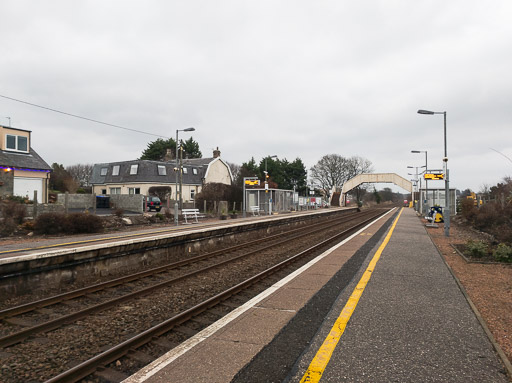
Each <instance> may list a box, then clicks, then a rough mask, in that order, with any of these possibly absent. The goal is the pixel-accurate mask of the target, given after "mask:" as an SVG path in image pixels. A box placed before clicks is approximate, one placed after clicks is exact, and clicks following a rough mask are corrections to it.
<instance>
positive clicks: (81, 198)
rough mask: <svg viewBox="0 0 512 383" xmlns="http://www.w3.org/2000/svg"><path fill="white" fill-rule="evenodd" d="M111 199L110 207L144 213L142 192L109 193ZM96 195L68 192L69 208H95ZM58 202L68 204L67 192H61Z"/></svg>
mask: <svg viewBox="0 0 512 383" xmlns="http://www.w3.org/2000/svg"><path fill="white" fill-rule="evenodd" d="M107 197H109V199H110V207H111V208H113V209H124V210H128V211H133V212H136V213H142V212H143V209H144V206H143V205H144V203H143V198H144V196H143V195H142V194H114V195H108V196H107ZM95 201H96V196H95V195H94V194H68V195H67V208H68V209H89V210H93V209H94V206H95ZM57 202H58V203H59V204H62V205H64V206H66V194H59V195H58V196H57Z"/></svg>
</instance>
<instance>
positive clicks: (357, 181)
mask: <svg viewBox="0 0 512 383" xmlns="http://www.w3.org/2000/svg"><path fill="white" fill-rule="evenodd" d="M367 183H392V184H395V185H396V186H398V187H401V188H402V189H404V190H407V191H408V192H409V193H412V182H411V181H409V180H406V179H405V178H404V177H401V176H399V175H398V174H396V173H363V174H359V175H357V176H355V177H354V178H352V179H350V180H348V181H347V182H345V183H344V184H343V188H342V189H341V204H342V205H343V206H344V205H345V201H346V195H347V193H348V192H349V191H351V190H352V189H354V188H356V187H358V186H359V185H361V184H367Z"/></svg>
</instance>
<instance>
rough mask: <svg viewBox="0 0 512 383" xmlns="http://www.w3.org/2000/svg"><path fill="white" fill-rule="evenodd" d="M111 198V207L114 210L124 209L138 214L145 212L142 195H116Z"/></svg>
mask: <svg viewBox="0 0 512 383" xmlns="http://www.w3.org/2000/svg"><path fill="white" fill-rule="evenodd" d="M109 197H110V205H111V206H112V207H113V208H114V209H124V210H129V211H134V212H137V213H142V212H143V211H144V196H143V195H142V194H132V195H129V194H114V195H110V196H109Z"/></svg>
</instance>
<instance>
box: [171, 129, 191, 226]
mask: <svg viewBox="0 0 512 383" xmlns="http://www.w3.org/2000/svg"><path fill="white" fill-rule="evenodd" d="M194 130H196V129H195V128H187V129H176V167H175V168H174V172H175V174H176V185H175V186H176V199H175V202H174V224H175V225H176V226H178V211H179V206H178V172H181V169H180V166H179V163H178V132H193V131H194ZM180 197H181V196H180Z"/></svg>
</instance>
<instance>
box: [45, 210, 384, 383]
mask: <svg viewBox="0 0 512 383" xmlns="http://www.w3.org/2000/svg"><path fill="white" fill-rule="evenodd" d="M384 213H385V212H381V213H379V214H376V215H375V216H373V217H371V218H368V219H366V220H364V221H363V222H361V223H358V224H356V225H354V226H353V227H351V228H349V229H347V230H344V231H342V232H340V233H338V234H336V235H334V236H333V237H331V238H328V239H326V240H324V241H322V242H320V243H319V244H316V245H314V246H312V247H310V248H308V249H306V250H303V251H301V252H300V253H298V254H296V255H294V256H292V257H290V258H289V259H287V260H285V261H282V262H280V263H279V264H277V265H275V266H273V267H271V268H269V269H267V270H265V271H263V272H261V273H259V274H257V275H255V276H253V277H251V278H249V279H247V280H245V281H244V282H241V283H239V284H237V285H235V286H233V287H231V288H229V289H227V290H225V291H224V292H222V293H220V294H217V295H216V296H214V297H211V298H209V299H207V300H205V301H203V302H202V303H200V304H198V305H196V306H194V307H192V308H190V309H188V310H186V311H184V312H182V313H180V314H178V315H176V316H174V317H172V318H170V319H168V320H166V321H164V322H162V323H160V324H158V325H156V326H153V327H151V328H150V329H148V330H146V331H144V332H142V333H140V334H138V335H136V336H135V337H133V338H131V339H128V340H126V341H124V342H122V343H120V344H119V345H117V346H114V347H112V348H111V349H109V350H106V351H104V352H102V353H101V354H99V355H97V356H95V357H93V358H91V359H89V360H87V361H85V362H83V363H80V364H79V365H77V366H75V367H73V368H71V369H69V370H67V371H65V372H63V373H61V374H59V375H57V376H55V377H53V378H51V379H49V380H47V381H46V383H74V382H77V381H79V380H80V379H83V378H85V377H86V376H88V375H91V374H93V373H94V372H96V371H97V370H98V369H99V368H101V367H103V366H106V365H108V364H109V363H112V362H114V361H116V360H118V359H119V358H121V357H123V356H124V355H126V354H127V353H128V352H130V351H131V350H134V349H137V348H139V347H141V346H143V345H145V344H147V343H149V342H151V341H153V340H154V339H155V338H157V337H159V336H161V335H163V334H165V333H166V332H168V331H170V330H172V328H174V327H176V326H178V325H180V324H182V323H184V322H186V321H187V320H189V319H190V318H193V317H194V316H197V315H198V314H200V313H202V312H204V311H206V310H207V309H209V308H211V307H213V306H215V305H216V304H218V303H220V302H222V301H223V300H226V299H228V298H229V297H231V296H233V295H235V294H237V293H238V292H240V291H241V290H243V289H246V288H248V287H249V286H251V285H253V284H254V283H256V282H258V281H259V280H261V279H264V278H266V277H267V276H269V275H271V274H273V273H275V272H277V271H279V270H281V269H282V268H284V267H287V266H288V265H290V264H291V263H293V262H295V261H297V260H298V259H300V258H302V257H304V256H305V255H308V254H310V253H311V252H314V251H316V250H317V249H320V248H321V247H323V246H325V245H328V244H330V243H332V242H334V241H337V240H339V239H340V238H343V237H346V236H348V235H350V234H351V233H353V232H354V231H356V230H357V229H359V228H360V227H362V226H364V225H366V224H367V223H368V222H370V221H372V220H373V219H375V218H377V217H379V216H381V215H383V214H384Z"/></svg>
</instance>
